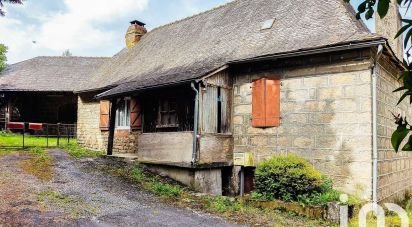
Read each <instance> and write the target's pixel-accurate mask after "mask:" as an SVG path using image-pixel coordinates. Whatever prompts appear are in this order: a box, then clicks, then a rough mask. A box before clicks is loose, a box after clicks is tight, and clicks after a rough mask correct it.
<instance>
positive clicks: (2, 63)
mask: <svg viewBox="0 0 412 227" xmlns="http://www.w3.org/2000/svg"><path fill="white" fill-rule="evenodd" d="M6 53H7V47H6V46H5V45H4V44H1V43H0V72H1V71H3V70H4V69H5V68H6V66H7V65H6V61H7V57H6Z"/></svg>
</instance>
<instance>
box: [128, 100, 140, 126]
mask: <svg viewBox="0 0 412 227" xmlns="http://www.w3.org/2000/svg"><path fill="white" fill-rule="evenodd" d="M141 115H142V114H141V106H140V103H139V101H138V99H137V98H135V97H133V98H132V99H131V100H130V128H131V129H140V128H141V127H142V118H141Z"/></svg>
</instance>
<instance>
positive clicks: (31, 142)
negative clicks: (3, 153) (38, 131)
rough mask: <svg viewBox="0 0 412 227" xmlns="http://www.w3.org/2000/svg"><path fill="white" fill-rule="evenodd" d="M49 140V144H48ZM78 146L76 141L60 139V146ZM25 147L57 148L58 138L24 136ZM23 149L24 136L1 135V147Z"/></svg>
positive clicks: (13, 134)
mask: <svg viewBox="0 0 412 227" xmlns="http://www.w3.org/2000/svg"><path fill="white" fill-rule="evenodd" d="M47 140H48V142H47ZM68 143H70V144H76V143H77V141H76V140H75V139H72V138H71V139H70V141H69V142H68V141H67V138H60V140H59V144H60V145H65V144H68ZM24 145H25V146H26V147H46V146H47V145H48V146H50V147H57V138H56V137H49V138H48V139H47V138H46V137H40V136H34V135H24ZM2 146H4V147H23V135H22V134H16V133H0V147H2Z"/></svg>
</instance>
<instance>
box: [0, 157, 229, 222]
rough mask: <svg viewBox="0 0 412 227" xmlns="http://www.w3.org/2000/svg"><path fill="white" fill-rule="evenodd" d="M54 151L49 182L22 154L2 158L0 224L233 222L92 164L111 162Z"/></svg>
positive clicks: (0, 160)
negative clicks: (176, 203) (28, 169)
mask: <svg viewBox="0 0 412 227" xmlns="http://www.w3.org/2000/svg"><path fill="white" fill-rule="evenodd" d="M50 154H51V155H52V156H53V157H54V178H53V180H52V181H51V182H42V181H39V180H38V179H37V178H36V177H34V176H31V175H28V174H26V173H24V172H23V171H22V170H21V168H20V167H19V163H20V162H21V161H22V160H25V159H27V158H28V157H27V156H25V155H24V154H21V153H15V154H10V155H7V156H3V157H0V226H56V225H58V226H235V225H233V224H230V223H227V222H225V221H224V220H222V219H220V218H218V217H214V216H212V215H209V214H205V213H199V212H195V211H192V210H189V209H180V208H175V207H172V206H171V205H168V204H165V203H164V202H161V201H160V200H159V199H157V198H156V197H154V196H152V195H151V194H149V193H147V192H144V191H141V190H140V189H138V188H135V187H133V186H132V185H130V184H128V183H127V182H125V181H123V180H121V179H119V178H116V177H112V176H110V175H106V174H105V173H104V172H101V171H98V170H97V169H94V168H93V167H94V165H96V162H97V163H100V164H111V163H110V160H106V159H97V160H93V161H92V160H87V159H84V160H75V159H72V158H70V157H69V156H68V155H67V154H66V153H65V152H64V151H62V150H53V151H51V152H50ZM41 195H43V196H41Z"/></svg>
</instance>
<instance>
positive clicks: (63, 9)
mask: <svg viewBox="0 0 412 227" xmlns="http://www.w3.org/2000/svg"><path fill="white" fill-rule="evenodd" d="M229 1H230V0H207V1H206V0H121V1H113V0H26V1H25V2H24V5H10V4H6V6H5V9H6V11H7V14H6V16H5V17H2V18H0V43H4V44H6V45H7V46H8V47H9V52H8V54H7V57H8V63H9V64H12V63H15V62H19V61H22V60H25V59H29V58H33V57H36V56H53V55H57V56H60V55H62V53H63V51H64V50H66V49H69V50H70V51H71V52H72V53H73V55H76V56H112V55H114V54H115V53H117V52H118V51H119V50H121V49H122V48H123V47H124V46H125V44H124V34H125V31H126V30H127V27H128V25H129V21H131V20H133V19H138V20H141V21H143V22H145V23H146V24H147V25H146V26H147V28H148V29H149V30H150V29H152V28H155V27H157V26H160V25H163V24H166V23H169V22H172V21H175V20H177V19H181V18H184V17H187V16H190V15H193V14H196V13H199V12H201V11H204V10H207V9H210V8H213V7H215V6H218V5H221V4H224V3H226V2H229ZM352 1H354V2H353V4H356V3H357V2H359V1H360V0H352ZM368 24H369V25H368V26H369V27H371V25H370V23H368Z"/></svg>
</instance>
